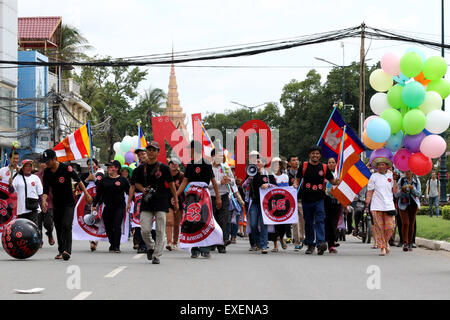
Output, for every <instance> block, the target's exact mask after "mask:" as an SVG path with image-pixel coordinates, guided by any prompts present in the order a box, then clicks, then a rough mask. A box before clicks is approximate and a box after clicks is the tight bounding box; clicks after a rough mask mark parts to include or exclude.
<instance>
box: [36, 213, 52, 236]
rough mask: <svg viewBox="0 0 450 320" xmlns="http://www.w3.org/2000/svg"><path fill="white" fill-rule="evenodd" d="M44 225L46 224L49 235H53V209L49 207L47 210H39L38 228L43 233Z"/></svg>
mask: <svg viewBox="0 0 450 320" xmlns="http://www.w3.org/2000/svg"><path fill="white" fill-rule="evenodd" d="M42 225H44V228H45V230H47V232H46V233H45V234H46V235H47V236H51V235H52V232H53V209H47V212H46V213H44V212H42V211H41V212H39V219H38V228H39V230H40V231H41V233H42Z"/></svg>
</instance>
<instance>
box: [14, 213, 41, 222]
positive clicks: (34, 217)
mask: <svg viewBox="0 0 450 320" xmlns="http://www.w3.org/2000/svg"><path fill="white" fill-rule="evenodd" d="M38 217H39V213H38V212H37V211H31V212H27V213H23V214H20V215H18V217H17V218H19V219H27V220H30V221H31V222H34V224H35V225H36V226H37V225H38V220H39V218H38Z"/></svg>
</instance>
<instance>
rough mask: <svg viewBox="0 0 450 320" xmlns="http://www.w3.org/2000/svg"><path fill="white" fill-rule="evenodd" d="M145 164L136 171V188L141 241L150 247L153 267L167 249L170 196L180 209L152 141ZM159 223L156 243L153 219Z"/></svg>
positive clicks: (149, 256) (171, 184) (169, 175)
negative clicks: (167, 219) (139, 198)
mask: <svg viewBox="0 0 450 320" xmlns="http://www.w3.org/2000/svg"><path fill="white" fill-rule="evenodd" d="M146 149H147V157H148V161H147V163H146V164H144V165H142V166H139V167H138V168H137V169H135V171H134V174H133V176H135V179H136V180H135V182H136V183H135V186H136V189H137V190H139V191H140V192H142V194H143V196H142V201H141V213H140V222H141V228H142V238H143V239H144V242H145V244H146V246H147V259H148V260H152V263H153V264H159V263H160V257H161V256H162V253H163V249H164V238H165V233H166V232H165V231H166V214H167V213H168V212H169V201H170V196H171V195H170V193H172V197H173V198H174V208H175V209H178V197H177V193H176V189H175V184H174V182H173V178H172V175H171V173H170V169H169V167H168V166H167V165H165V164H163V163H161V162H159V161H158V155H159V150H160V149H159V144H158V142H156V141H151V142H150V143H149V144H148V145H147V148H146ZM154 218H155V220H156V240H155V241H153V239H152V237H151V231H152V226H153V219H154Z"/></svg>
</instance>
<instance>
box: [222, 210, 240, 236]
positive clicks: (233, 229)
mask: <svg viewBox="0 0 450 320" xmlns="http://www.w3.org/2000/svg"><path fill="white" fill-rule="evenodd" d="M233 212H236V211H232V212H230V214H229V215H228V223H227V230H226V233H225V239H226V240H230V234H231V238H236V236H237V233H238V230H239V218H240V212H236V214H235V215H236V224H234V223H231V220H232V219H233Z"/></svg>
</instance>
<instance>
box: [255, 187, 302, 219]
mask: <svg viewBox="0 0 450 320" xmlns="http://www.w3.org/2000/svg"><path fill="white" fill-rule="evenodd" d="M259 194H260V201H261V212H262V216H263V221H264V224H267V225H271V224H292V223H298V214H297V206H298V203H297V190H296V189H295V188H294V187H292V186H290V187H271V188H268V189H260V191H259Z"/></svg>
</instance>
